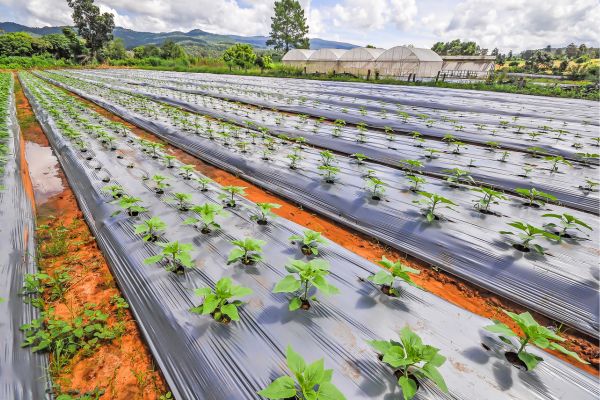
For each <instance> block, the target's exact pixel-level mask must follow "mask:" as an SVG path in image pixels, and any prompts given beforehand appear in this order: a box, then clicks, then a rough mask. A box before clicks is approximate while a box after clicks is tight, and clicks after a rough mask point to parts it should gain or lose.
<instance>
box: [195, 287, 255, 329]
mask: <svg viewBox="0 0 600 400" xmlns="http://www.w3.org/2000/svg"><path fill="white" fill-rule="evenodd" d="M194 293H195V294H196V296H202V297H203V298H204V300H203V302H202V304H201V305H199V306H197V307H192V308H191V309H190V311H191V312H193V313H194V314H200V315H207V314H210V315H212V317H213V318H214V319H215V321H218V322H222V323H224V324H227V323H229V322H230V321H239V320H240V315H239V312H238V307H240V306H241V305H242V304H243V303H242V301H241V300H237V299H236V298H240V297H244V296H248V295H250V294H252V289H250V288H247V287H243V286H239V285H234V284H233V281H232V280H231V278H229V277H225V278H221V279H219V281H217V283H216V284H215V290H212V289H211V288H209V287H204V288H200V289H196V290H195V291H194ZM234 299H236V300H234Z"/></svg>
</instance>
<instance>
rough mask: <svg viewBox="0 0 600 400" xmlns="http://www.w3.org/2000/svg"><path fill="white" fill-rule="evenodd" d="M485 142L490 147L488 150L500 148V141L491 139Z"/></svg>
mask: <svg viewBox="0 0 600 400" xmlns="http://www.w3.org/2000/svg"><path fill="white" fill-rule="evenodd" d="M485 144H486V146H487V147H488V150H490V151H495V150H496V149H498V148H500V143H498V142H493V141H490V142H486V143H485Z"/></svg>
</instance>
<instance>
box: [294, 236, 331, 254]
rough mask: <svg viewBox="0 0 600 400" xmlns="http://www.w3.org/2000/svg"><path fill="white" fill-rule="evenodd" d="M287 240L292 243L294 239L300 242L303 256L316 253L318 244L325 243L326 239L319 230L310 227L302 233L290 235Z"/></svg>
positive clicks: (317, 252)
mask: <svg viewBox="0 0 600 400" xmlns="http://www.w3.org/2000/svg"><path fill="white" fill-rule="evenodd" d="M289 241H290V242H292V243H294V242H296V241H298V242H301V243H302V247H301V248H300V249H301V251H302V254H304V255H305V256H310V255H314V256H316V255H318V254H319V244H326V243H327V240H325V238H324V237H323V236H322V235H321V232H315V231H312V230H310V229H307V230H305V231H304V232H303V233H302V235H292V236H290V237H289Z"/></svg>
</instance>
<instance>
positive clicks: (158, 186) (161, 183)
mask: <svg viewBox="0 0 600 400" xmlns="http://www.w3.org/2000/svg"><path fill="white" fill-rule="evenodd" d="M166 180H167V177H166V176H162V175H159V174H156V175H154V176H152V181H153V182H154V191H155V192H156V193H157V194H163V193H164V192H165V189H166V188H167V187H168V186H169V184H168V183H166V182H165V181H166Z"/></svg>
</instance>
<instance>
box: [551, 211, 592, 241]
mask: <svg viewBox="0 0 600 400" xmlns="http://www.w3.org/2000/svg"><path fill="white" fill-rule="evenodd" d="M542 217H544V218H555V219H557V220H558V223H559V224H560V227H559V226H558V225H557V224H555V223H554V222H550V223H547V224H544V227H546V228H550V229H556V228H560V230H559V232H558V236H559V237H560V238H561V239H562V238H570V237H572V235H570V234H569V233H568V232H567V230H569V229H570V230H577V231H579V232H582V233H584V232H583V230H581V228H585V229H588V230H590V231H593V229H592V227H591V226H589V225H588V224H586V223H585V222H583V221H582V220H580V219H579V218H577V217H574V216H573V215H571V214H567V213H563V214H543V215H542Z"/></svg>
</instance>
